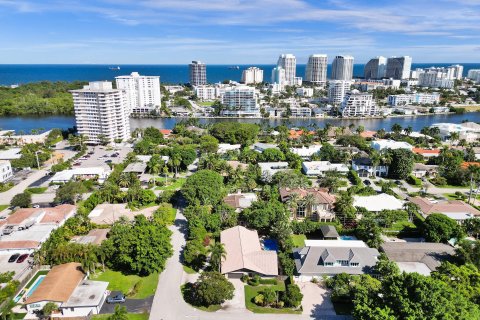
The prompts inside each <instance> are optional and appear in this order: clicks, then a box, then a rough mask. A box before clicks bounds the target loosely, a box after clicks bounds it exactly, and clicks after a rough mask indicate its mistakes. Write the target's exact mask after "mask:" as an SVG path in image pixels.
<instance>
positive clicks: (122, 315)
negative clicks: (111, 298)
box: [107, 304, 128, 320]
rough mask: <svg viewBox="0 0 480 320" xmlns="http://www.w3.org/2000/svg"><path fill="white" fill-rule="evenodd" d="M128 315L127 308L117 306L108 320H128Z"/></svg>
mask: <svg viewBox="0 0 480 320" xmlns="http://www.w3.org/2000/svg"><path fill="white" fill-rule="evenodd" d="M127 314H128V312H127V307H125V306H122V305H119V304H117V305H116V306H115V311H114V312H113V314H112V315H111V316H109V317H108V318H107V319H108V320H128V315H127Z"/></svg>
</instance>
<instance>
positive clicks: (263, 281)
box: [260, 278, 278, 285]
mask: <svg viewBox="0 0 480 320" xmlns="http://www.w3.org/2000/svg"><path fill="white" fill-rule="evenodd" d="M260 284H270V285H277V284H278V280H277V279H275V278H272V279H260Z"/></svg>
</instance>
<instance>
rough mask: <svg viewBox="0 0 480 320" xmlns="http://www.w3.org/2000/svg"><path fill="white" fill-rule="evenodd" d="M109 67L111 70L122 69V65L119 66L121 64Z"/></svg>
mask: <svg viewBox="0 0 480 320" xmlns="http://www.w3.org/2000/svg"><path fill="white" fill-rule="evenodd" d="M108 69H110V70H120V67H119V66H116V67H109V68H108Z"/></svg>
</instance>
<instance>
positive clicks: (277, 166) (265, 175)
mask: <svg viewBox="0 0 480 320" xmlns="http://www.w3.org/2000/svg"><path fill="white" fill-rule="evenodd" d="M258 166H259V167H260V170H261V172H262V180H263V181H266V182H269V181H271V180H272V177H273V176H274V175H275V173H277V172H281V171H287V170H290V169H289V168H288V162H285V161H280V162H259V163H258Z"/></svg>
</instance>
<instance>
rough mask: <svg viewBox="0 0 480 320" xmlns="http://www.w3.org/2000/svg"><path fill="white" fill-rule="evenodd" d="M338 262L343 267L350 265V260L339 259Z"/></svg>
mask: <svg viewBox="0 0 480 320" xmlns="http://www.w3.org/2000/svg"><path fill="white" fill-rule="evenodd" d="M337 264H339V265H341V266H342V267H348V260H337Z"/></svg>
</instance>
